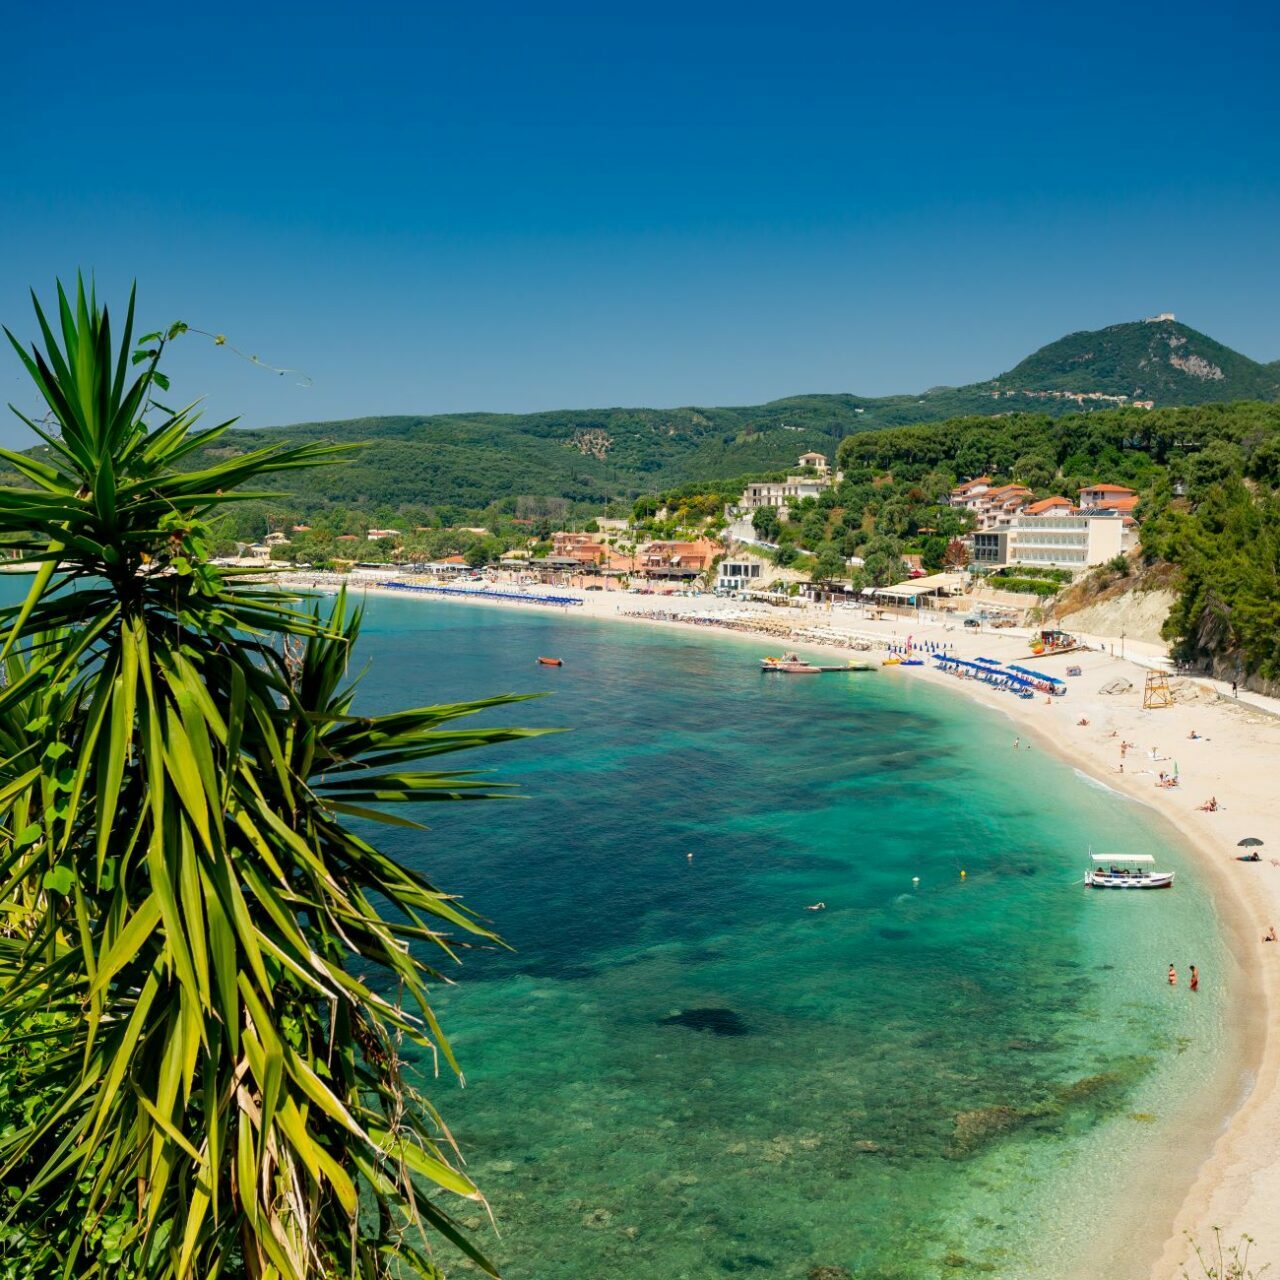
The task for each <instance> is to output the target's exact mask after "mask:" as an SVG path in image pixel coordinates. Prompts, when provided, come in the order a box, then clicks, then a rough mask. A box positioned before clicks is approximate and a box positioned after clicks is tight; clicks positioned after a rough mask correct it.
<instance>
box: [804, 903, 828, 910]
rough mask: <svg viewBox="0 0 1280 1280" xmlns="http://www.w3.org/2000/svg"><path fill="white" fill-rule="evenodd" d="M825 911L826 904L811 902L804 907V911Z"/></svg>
mask: <svg viewBox="0 0 1280 1280" xmlns="http://www.w3.org/2000/svg"><path fill="white" fill-rule="evenodd" d="M826 909H827V904H826V903H825V902H812V903H810V904H809V905H808V906H807V907H805V910H806V911H825V910H826Z"/></svg>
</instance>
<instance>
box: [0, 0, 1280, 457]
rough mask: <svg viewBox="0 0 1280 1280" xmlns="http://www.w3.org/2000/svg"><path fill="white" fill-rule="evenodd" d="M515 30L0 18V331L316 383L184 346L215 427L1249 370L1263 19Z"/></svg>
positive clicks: (175, 9)
mask: <svg viewBox="0 0 1280 1280" xmlns="http://www.w3.org/2000/svg"><path fill="white" fill-rule="evenodd" d="M532 8H533V7H532V6H530V7H529V8H527V9H526V8H525V7H521V8H515V7H511V8H508V7H506V6H503V5H491V6H475V5H460V4H456V3H455V4H449V5H443V4H432V3H428V4H422V5H419V4H415V5H409V4H403V5H381V6H380V5H364V6H357V5H352V4H344V5H332V4H325V3H317V4H310V3H309V4H305V5H304V4H300V3H293V2H290V0H285V2H284V3H277V4H259V5H257V6H254V7H249V6H240V5H200V6H192V5H169V6H160V7H155V8H147V7H143V6H108V5H101V4H96V3H95V4H87V3H82V2H81V0H72V2H71V3H70V4H69V5H63V6H34V5H28V6H22V7H21V8H17V7H13V8H11V9H10V11H9V12H8V13H7V15H6V26H5V39H4V49H3V52H0V72H2V74H0V98H2V99H3V109H4V121H5V130H4V136H5V146H4V149H3V152H2V153H0V154H3V175H4V195H3V199H2V200H0V318H2V319H3V320H4V321H5V322H6V323H7V324H8V325H9V326H10V327H11V328H14V329H15V330H16V331H17V332H18V333H20V334H22V335H29V334H30V332H31V329H32V325H31V322H30V318H29V316H30V312H29V308H28V305H27V302H26V290H27V288H28V287H29V286H32V285H34V286H35V287H37V289H38V290H39V291H41V292H42V293H47V292H48V291H49V289H50V287H51V284H52V280H53V278H54V276H55V275H57V274H62V275H64V276H65V275H67V274H68V273H73V272H74V271H75V270H76V268H77V267H83V268H85V269H86V270H87V271H92V272H94V273H95V275H96V278H97V281H98V286H99V292H100V294H105V295H106V296H107V297H108V298H118V297H122V296H123V291H124V289H125V288H126V286H127V284H128V282H129V280H130V279H131V278H134V277H136V279H137V281H138V285H139V290H140V296H141V302H142V308H143V316H144V318H145V319H146V320H147V321H148V322H156V323H159V322H163V321H167V320H170V319H176V318H181V319H184V320H186V321H188V322H189V323H190V324H192V325H195V326H198V327H200V328H204V329H208V330H210V331H214V332H219V333H225V334H226V335H227V336H228V338H229V340H230V341H231V342H233V343H234V344H235V345H236V346H238V347H240V348H242V349H243V350H245V351H249V352H254V353H257V354H258V355H260V356H261V357H262V358H263V359H264V360H266V361H268V362H270V363H272V364H275V365H281V366H289V367H292V368H296V369H301V370H304V371H306V373H308V374H309V375H310V376H311V378H312V379H313V381H312V384H311V385H310V386H309V387H300V386H299V385H297V379H295V378H293V377H284V378H277V377H272V376H270V375H268V374H265V373H263V372H261V371H259V370H256V369H253V368H251V367H249V366H248V365H246V364H244V363H242V362H240V361H237V360H236V359H235V358H234V357H233V356H231V355H230V353H228V352H227V351H219V350H215V349H213V348H212V346H211V345H210V344H208V343H207V342H204V341H203V340H199V339H187V340H185V341H184V343H183V344H182V349H181V350H180V351H179V352H178V353H177V355H176V357H175V361H174V366H173V371H174V373H175V377H176V382H177V385H176V386H175V394H176V393H177V392H178V391H181V392H183V393H185V394H186V395H189V396H191V397H194V396H196V395H207V396H208V397H209V400H210V406H211V411H214V412H218V413H219V414H221V415H224V416H226V415H230V414H233V413H237V412H238V413H241V414H242V415H243V420H244V422H245V423H246V425H265V424H270V423H280V422H291V421H300V420H313V419H318V418H337V417H352V416H358V415H361V414H375V413H393V412H404V413H427V412H435V411H445V410H458V409H476V408H484V409H494V410H519V409H538V408H552V407H562V406H565V407H568V406H574V407H583V406H601V405H631V404H645V405H669V404H689V403H693V404H750V403H756V402H759V401H763V400H767V399H770V398H773V397H778V396H783V395H788V394H794V393H799V392H805V391H856V392H859V393H863V394H884V393H889V392H894V391H913V390H919V389H922V388H924V387H926V386H930V385H933V384H937V383H962V382H969V381H974V380H976V379H979V378H982V377H987V376H991V375H993V374H995V373H998V372H1000V371H1002V370H1004V369H1006V368H1008V367H1010V366H1011V365H1012V364H1014V363H1016V361H1017V360H1018V359H1020V358H1021V357H1022V356H1023V355H1025V354H1027V353H1028V352H1029V351H1031V350H1032V349H1034V348H1035V347H1037V346H1039V345H1041V344H1042V343H1044V342H1046V341H1050V340H1052V339H1053V338H1056V337H1058V336H1060V335H1061V334H1062V333H1064V332H1067V331H1069V330H1072V329H1080V328H1092V327H1097V326H1101V325H1104V324H1108V323H1112V322H1114V321H1117V320H1123V319H1131V318H1136V317H1139V316H1143V315H1146V314H1149V313H1152V312H1155V311H1162V310H1175V311H1176V312H1177V313H1178V315H1179V318H1180V319H1184V320H1186V321H1187V322H1188V323H1190V324H1192V325H1194V326H1195V327H1197V328H1200V329H1203V330H1205V331H1207V332H1208V333H1211V334H1212V335H1214V336H1215V337H1217V338H1219V339H1220V340H1222V341H1224V342H1227V343H1228V344H1230V345H1232V346H1234V347H1236V348H1238V349H1239V350H1242V351H1244V352H1245V353H1246V354H1248V355H1251V356H1254V357H1255V358H1258V359H1265V360H1270V359H1276V358H1277V357H1280V307H1278V306H1277V299H1278V298H1280V91H1278V90H1277V87H1276V72H1275V68H1276V65H1277V60H1278V55H1280V38H1278V36H1280V29H1278V19H1277V17H1276V11H1275V8H1274V7H1272V6H1267V7H1264V6H1262V5H1240V4H1232V3H1227V4H1218V5H1215V6H1209V7H1206V6H1205V5H1204V4H1203V3H1197V4H1195V5H1192V4H1184V3H1181V0H1171V2H1170V3H1165V4H1161V5H1152V4H1143V5H1131V4H1125V3H1123V2H1120V3H1111V4H1106V5H1093V4H1088V3H1077V4H1071V5H1054V6H1047V5H1035V4H1028V3H1025V2H1023V3H1017V4H999V5H991V4H986V5H984V4H977V5H957V4H953V3H947V4H934V3H924V4H917V5H915V6H910V7H906V6H899V7H896V8H895V7H891V6H884V5H879V6H875V7H874V8H873V7H871V6H860V5H851V4H847V3H845V4H830V5H828V4H825V3H809V4H792V5H786V4H779V3H777V2H776V0H774V2H773V3H770V4H767V5H756V4H752V3H734V4H724V5H713V4H697V3H687V2H686V3H684V4H681V5H678V6H667V5H656V4H648V5H645V6H643V7H634V8H631V9H619V10H617V11H615V12H606V11H605V10H606V9H607V8H608V6H599V5H591V6H566V5H559V4H548V5H542V6H539V7H538V11H537V12H531V11H530V10H531V9H532ZM890 8H894V11H893V12H892V13H887V12H885V11H886V10H888V9H890ZM0 383H2V386H3V392H4V394H3V396H0V399H6V400H7V399H13V398H15V397H17V398H18V399H19V400H20V402H21V403H23V404H24V405H27V404H30V397H29V395H28V393H27V392H26V390H25V389H24V386H23V383H22V380H21V378H20V376H19V373H18V369H17V364H16V361H14V360H12V359H11V358H9V357H4V358H3V359H2V361H0ZM17 438H19V437H18V436H17V435H16V434H15V433H13V432H12V431H10V430H9V428H7V427H5V428H2V429H0V439H6V440H10V441H12V440H14V439H17Z"/></svg>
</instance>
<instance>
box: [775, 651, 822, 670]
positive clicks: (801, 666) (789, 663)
mask: <svg viewBox="0 0 1280 1280" xmlns="http://www.w3.org/2000/svg"><path fill="white" fill-rule="evenodd" d="M760 670H761V671H776V672H778V673H779V674H781V675H784V676H816V675H821V674H822V668H821V667H815V666H814V665H813V663H812V662H806V661H805V660H804V659H803V658H802V657H800V655H799V654H798V653H784V654H783V655H782V657H780V658H761V659H760Z"/></svg>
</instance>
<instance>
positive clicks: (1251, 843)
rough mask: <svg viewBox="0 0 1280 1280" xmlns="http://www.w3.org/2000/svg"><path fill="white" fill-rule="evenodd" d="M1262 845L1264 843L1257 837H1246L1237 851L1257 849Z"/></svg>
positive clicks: (1238, 845)
mask: <svg viewBox="0 0 1280 1280" xmlns="http://www.w3.org/2000/svg"><path fill="white" fill-rule="evenodd" d="M1261 845H1262V841H1261V840H1259V839H1258V837H1257V836H1245V838H1244V839H1243V840H1241V841H1239V842H1238V843H1237V845H1236V848H1237V849H1257V848H1259V847H1260V846H1261Z"/></svg>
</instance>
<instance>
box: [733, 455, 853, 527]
mask: <svg viewBox="0 0 1280 1280" xmlns="http://www.w3.org/2000/svg"><path fill="white" fill-rule="evenodd" d="M796 465H797V466H799V467H804V468H807V469H812V470H814V471H816V472H817V473H818V474H817V475H808V476H801V475H790V476H787V478H786V479H785V480H761V481H758V482H757V483H755V484H749V485H747V487H746V488H745V489H744V490H743V491H742V497H741V498H739V499H738V501H737V502H731V503H729V504H728V505H726V507H725V516H726V518H728V519H730V520H732V519H734V518H735V517H737V516H740V515H744V514H746V513H748V512H751V511H755V510H757V509H758V508H760V507H786V506H787V505H788V504H789V503H790V502H791V500H793V499H794V500H795V501H796V502H799V501H801V500H803V499H804V498H816V497H818V496H819V495H820V494H822V493H824V492H825V491H826V490H827V489H829V488H830V487H831V485H832V482H833V480H834V481H836V482H839V481H840V480H841V479H842V478H843V477H842V476H841V474H840V472H838V471H837V472H836V473H835V475H834V477H833V476H832V473H831V469H830V468H829V467H828V466H827V459H826V457H825V456H824V455H823V454H821V453H802V454H801V455H800V457H799V458H798V459H797V462H796Z"/></svg>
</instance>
